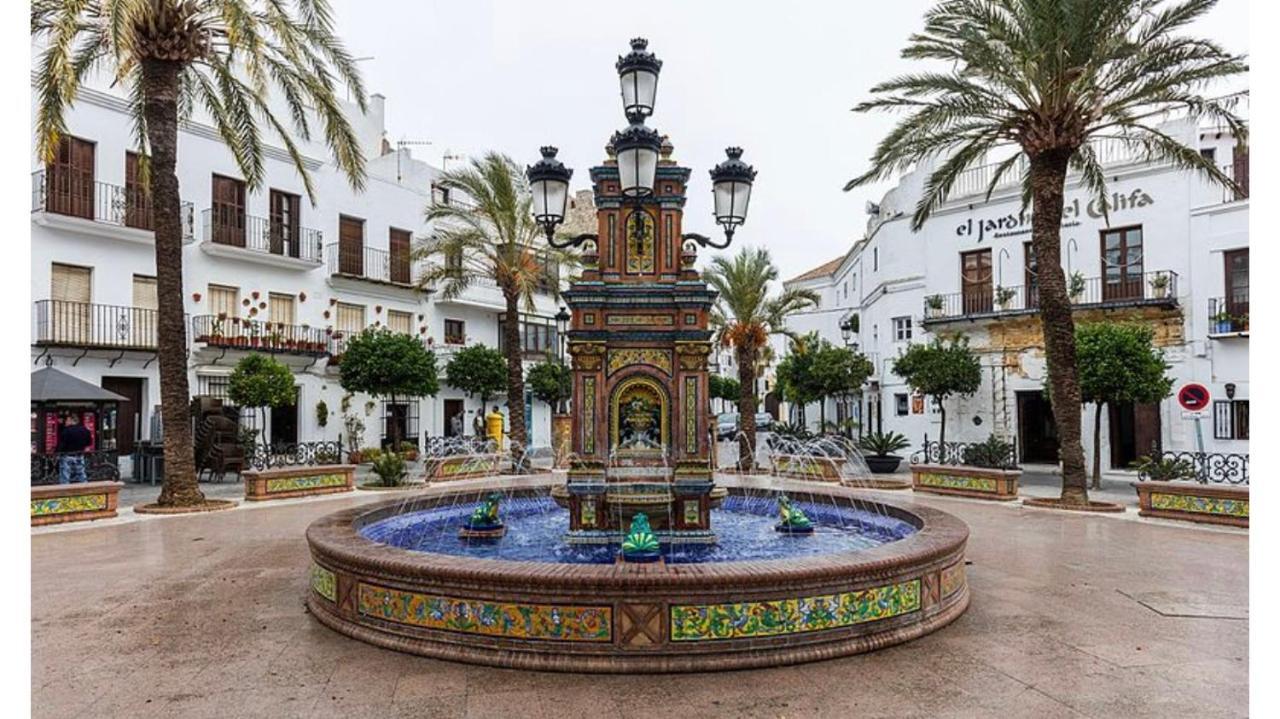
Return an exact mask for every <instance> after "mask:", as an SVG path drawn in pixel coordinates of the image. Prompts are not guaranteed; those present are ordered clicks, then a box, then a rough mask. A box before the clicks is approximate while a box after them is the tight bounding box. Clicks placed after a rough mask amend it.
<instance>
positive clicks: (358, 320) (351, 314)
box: [338, 302, 364, 335]
mask: <svg viewBox="0 0 1280 719" xmlns="http://www.w3.org/2000/svg"><path fill="white" fill-rule="evenodd" d="M363 329H364V305H351V304H347V303H346V302H339V303H338V331H339V332H342V333H343V334H344V335H345V334H353V333H356V332H359V331H360V330H363Z"/></svg>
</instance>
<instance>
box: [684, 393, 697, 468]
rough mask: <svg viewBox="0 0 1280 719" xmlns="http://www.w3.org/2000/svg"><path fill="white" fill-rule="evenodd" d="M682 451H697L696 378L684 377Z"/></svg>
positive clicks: (692, 452) (690, 452) (695, 452)
mask: <svg viewBox="0 0 1280 719" xmlns="http://www.w3.org/2000/svg"><path fill="white" fill-rule="evenodd" d="M684 451H685V452H688V453H689V454H697V453H698V378H697V377H685V378H684Z"/></svg>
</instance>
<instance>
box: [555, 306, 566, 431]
mask: <svg viewBox="0 0 1280 719" xmlns="http://www.w3.org/2000/svg"><path fill="white" fill-rule="evenodd" d="M568 331H569V308H567V307H565V306H563V305H561V307H560V311H559V312H557V313H556V339H557V340H559V345H560V366H561V367H564V345H565V341H566V340H567V339H568ZM558 405H559V406H558V408H557V409H556V411H557V412H558V413H560V414H564V412H565V409H564V397H561V398H560V401H559V402H558Z"/></svg>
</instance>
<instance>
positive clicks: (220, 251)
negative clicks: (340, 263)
mask: <svg viewBox="0 0 1280 719" xmlns="http://www.w3.org/2000/svg"><path fill="white" fill-rule="evenodd" d="M203 220H204V242H203V243H201V249H203V250H204V251H205V252H206V253H208V254H211V255H216V256H223V257H233V258H235V259H241V260H250V261H255V262H261V263H265V264H269V265H275V266H278V267H290V268H295V269H301V270H311V269H315V268H316V267H319V266H320V264H321V259H320V257H321V251H322V248H323V246H324V233H323V232H321V231H320V230H313V229H311V228H309V227H299V226H297V225H290V224H288V223H284V222H278V221H275V220H271V219H269V218H266V217H254V216H252V215H245V214H241V213H236V212H231V211H228V210H226V209H223V208H217V207H215V208H210V209H208V210H205V211H204V212H203Z"/></svg>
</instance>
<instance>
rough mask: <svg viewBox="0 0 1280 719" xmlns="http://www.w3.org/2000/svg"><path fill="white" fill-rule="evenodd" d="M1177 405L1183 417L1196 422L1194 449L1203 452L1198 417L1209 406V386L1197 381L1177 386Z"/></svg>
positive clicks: (1202, 440) (1202, 439) (1202, 437)
mask: <svg viewBox="0 0 1280 719" xmlns="http://www.w3.org/2000/svg"><path fill="white" fill-rule="evenodd" d="M1177 397H1178V405H1179V406H1181V407H1182V409H1183V412H1182V416H1183V417H1184V418H1187V417H1189V418H1191V419H1194V420H1195V422H1196V449H1198V450H1199V451H1200V452H1201V453H1202V454H1203V453H1204V432H1203V431H1201V429H1200V418H1201V417H1203V416H1204V410H1205V409H1206V408H1208V406H1209V400H1210V398H1211V397H1210V395H1209V388H1208V387H1205V386H1204V385H1202V384H1200V383H1198V382H1188V383H1186V384H1184V385H1182V386H1181V387H1179V388H1178V394H1177Z"/></svg>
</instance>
